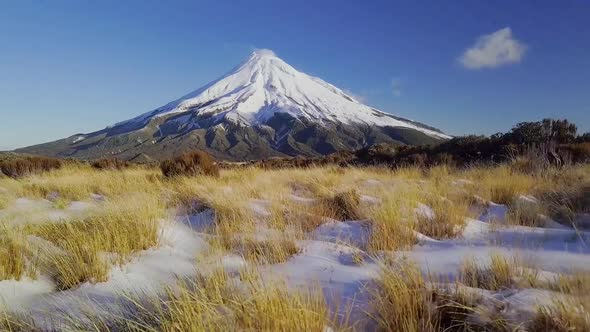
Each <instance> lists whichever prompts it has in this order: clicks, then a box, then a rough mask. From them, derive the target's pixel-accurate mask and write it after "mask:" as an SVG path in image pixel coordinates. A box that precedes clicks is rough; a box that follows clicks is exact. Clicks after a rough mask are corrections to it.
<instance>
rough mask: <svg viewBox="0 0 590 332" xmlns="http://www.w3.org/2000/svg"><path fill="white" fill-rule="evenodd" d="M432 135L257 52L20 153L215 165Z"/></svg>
mask: <svg viewBox="0 0 590 332" xmlns="http://www.w3.org/2000/svg"><path fill="white" fill-rule="evenodd" d="M447 138H449V137H448V136H447V135H445V134H443V133H442V132H440V131H438V130H437V129H435V128H432V127H429V126H426V125H423V124H420V123H417V122H413V121H410V120H406V119H403V118H399V117H396V116H393V115H391V114H388V113H384V112H381V111H379V110H376V109H374V108H371V107H369V106H366V105H363V104H361V103H359V102H358V101H356V100H355V99H354V98H352V97H350V96H348V95H347V94H346V93H344V92H343V91H342V90H340V89H338V88H336V87H334V86H332V85H330V84H329V83H326V82H324V81H322V80H320V79H319V78H315V77H312V76H309V75H307V74H304V73H302V72H299V71H297V70H295V69H294V68H293V67H291V66H290V65H288V64H287V63H285V62H284V61H283V60H281V59H280V58H278V57H277V56H276V55H275V54H274V53H272V52H271V51H268V50H259V51H255V52H253V53H252V55H251V56H250V57H249V58H248V59H247V61H245V62H244V63H243V64H241V65H240V66H238V67H236V68H234V69H233V70H232V71H230V72H229V73H228V74H226V75H224V76H223V77H221V78H220V79H218V80H216V81H214V82H211V83H210V84H208V85H206V86H204V87H202V88H200V89H198V90H196V91H194V92H192V93H189V94H187V95H185V96H183V97H182V98H180V99H178V100H175V101H173V102H171V103H168V104H166V105H164V106H162V107H160V108H158V109H156V110H154V111H151V112H148V113H145V114H142V115H140V116H138V117H136V118H133V119H130V120H127V121H124V122H120V123H118V124H115V125H114V126H111V127H108V128H105V129H103V130H100V131H97V132H94V133H90V134H80V135H74V136H72V137H69V138H66V139H62V140H58V141H55V142H51V143H46V144H41V145H36V146H32V147H28V148H24V149H20V150H19V151H22V152H29V153H37V154H46V155H51V156H60V157H76V158H85V159H92V158H102V157H112V156H116V157H119V158H122V159H133V158H135V157H137V156H138V155H145V156H147V157H149V158H154V159H162V158H168V157H170V156H173V155H175V154H178V153H181V152H183V151H186V150H189V149H202V150H206V151H208V152H210V153H212V154H214V155H215V156H217V157H218V158H225V159H231V160H244V159H261V158H268V157H273V156H286V155H307V156H317V155H322V154H328V153H332V152H335V151H339V150H349V149H358V148H362V147H365V146H367V145H371V144H375V143H383V142H388V143H398V144H424V143H426V144H430V143H437V142H439V141H441V140H444V139H447Z"/></svg>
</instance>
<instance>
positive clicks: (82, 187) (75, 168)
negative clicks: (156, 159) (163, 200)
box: [19, 165, 162, 200]
mask: <svg viewBox="0 0 590 332" xmlns="http://www.w3.org/2000/svg"><path fill="white" fill-rule="evenodd" d="M19 186H20V188H19V192H20V194H21V195H23V196H25V197H34V198H46V197H48V196H49V195H50V194H54V193H57V194H58V195H59V197H61V198H63V199H67V200H86V199H88V198H90V197H91V195H92V194H100V195H104V196H106V197H116V196H121V195H128V194H130V193H135V192H141V193H152V194H154V195H157V194H159V193H161V191H162V181H161V180H160V179H159V178H158V176H157V172H156V171H155V170H150V169H144V168H139V167H137V168H131V169H127V170H125V171H118V170H103V171H101V172H98V171H96V170H93V169H92V168H91V167H89V166H85V165H68V166H67V167H63V168H62V169H59V170H56V171H53V172H50V173H47V174H44V175H41V176H33V177H29V178H26V179H22V181H20V182H19Z"/></svg>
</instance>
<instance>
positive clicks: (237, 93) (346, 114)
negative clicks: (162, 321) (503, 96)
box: [131, 49, 448, 138]
mask: <svg viewBox="0 0 590 332" xmlns="http://www.w3.org/2000/svg"><path fill="white" fill-rule="evenodd" d="M188 111H190V112H192V113H193V114H194V115H198V117H199V118H203V117H206V118H214V119H215V120H218V121H220V120H222V119H223V120H231V121H234V122H235V123H240V124H243V125H249V126H254V125H259V124H264V123H265V122H266V121H268V120H269V119H270V118H272V117H273V116H274V115H275V114H276V113H286V114H289V115H291V116H293V117H295V118H298V119H306V120H309V121H313V122H316V123H324V122H335V121H337V122H341V123H344V124H353V123H357V124H367V125H376V126H392V127H407V128H412V129H416V130H419V131H422V132H424V133H426V134H428V135H432V136H436V137H441V138H448V136H446V135H444V134H442V133H441V132H438V131H434V130H430V129H427V128H424V127H423V126H419V125H416V124H413V123H411V122H409V121H402V120H397V119H395V118H393V117H390V116H388V114H386V113H383V112H380V111H378V110H376V109H374V108H371V107H369V106H366V105H363V104H361V103H359V102H358V101H356V100H355V99H354V98H352V97H351V96H349V95H347V94H346V93H344V92H343V91H342V90H340V89H338V88H337V87H335V86H333V85H331V84H329V83H326V82H324V81H322V80H321V79H319V78H317V77H313V76H309V75H307V74H305V73H302V72H300V71H297V70H296V69H295V68H293V67H291V66H290V65H289V64H287V63H286V62H284V61H283V60H281V59H280V58H279V57H277V56H276V55H275V53H274V52H273V51H271V50H264V49H263V50H256V51H254V52H252V54H251V55H250V57H249V58H248V60H247V61H245V62H244V63H243V64H241V65H240V66H238V67H236V68H235V69H234V70H232V71H231V72H229V73H228V74H226V75H225V76H223V77H221V78H220V79H218V80H216V81H214V82H212V83H210V84H208V85H206V86H204V87H202V88H200V89H198V90H196V91H194V92H191V93H189V94H187V95H185V96H184V97H182V98H180V99H178V100H175V101H173V102H171V103H169V104H167V105H165V106H163V107H160V108H158V109H156V110H155V111H152V112H149V113H146V114H143V115H141V116H139V117H137V118H135V119H132V120H131V121H132V122H136V121H142V122H147V121H149V120H151V119H153V118H155V117H160V116H165V115H170V114H174V113H185V112H188Z"/></svg>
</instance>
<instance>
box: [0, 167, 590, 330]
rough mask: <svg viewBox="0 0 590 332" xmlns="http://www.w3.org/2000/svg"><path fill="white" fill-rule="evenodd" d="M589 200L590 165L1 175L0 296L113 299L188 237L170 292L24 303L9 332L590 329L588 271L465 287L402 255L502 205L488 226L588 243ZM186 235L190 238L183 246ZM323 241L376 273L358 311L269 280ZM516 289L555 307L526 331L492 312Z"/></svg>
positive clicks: (6, 317) (494, 268) (316, 286)
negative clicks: (61, 304) (35, 305)
mask: <svg viewBox="0 0 590 332" xmlns="http://www.w3.org/2000/svg"><path fill="white" fill-rule="evenodd" d="M589 191H590V167H589V166H584V165H582V166H570V167H567V168H561V169H553V168H548V169H545V170H543V171H542V172H534V173H526V172H523V171H522V170H520V169H519V168H517V167H513V166H512V165H510V164H503V165H498V166H493V167H472V168H467V169H455V168H450V167H446V166H437V167H433V168H425V169H423V168H415V167H414V168H412V167H410V168H400V169H395V170H392V169H387V168H373V167H367V168H353V167H351V168H340V167H328V166H326V167H317V168H308V169H296V168H293V169H276V170H263V169H259V168H255V167H251V168H236V169H229V170H221V172H220V174H219V176H197V177H182V176H177V177H171V178H167V177H164V176H163V175H162V174H161V172H160V170H159V169H156V168H148V167H140V166H131V167H129V168H124V169H100V170H99V169H94V168H91V167H90V166H87V165H79V164H66V165H64V166H63V167H61V168H59V169H55V170H52V171H49V172H45V173H42V174H37V175H30V176H25V177H20V178H18V179H12V178H8V177H0V218H1V219H2V220H1V224H0V299H2V296H3V293H2V290H3V289H5V290H6V289H8V288H3V286H2V285H8V284H9V283H10V285H13V284H16V285H17V286H18V285H20V284H23V285H29V284H31V285H36V284H37V283H41V282H43V285H48V286H47V287H48V291H47V293H48V294H51V295H52V296H54V297H57V298H60V297H59V296H61V295H63V296H66V294H77V293H76V292H83V291H86V290H87V289H93V290H94V289H102V288H101V287H106V288H108V287H110V286H111V285H113V284H116V285H117V286H118V285H119V280H120V279H119V278H121V277H120V276H121V275H123V276H125V275H126V274H127V275H130V274H132V273H133V270H132V269H131V267H134V266H138V265H141V263H142V262H143V260H142V259H144V258H145V257H151V256H149V255H152V254H153V253H158V252H161V251H163V250H168V249H169V250H170V251H169V252H170V253H169V254H168V255H169V256H170V257H172V256H173V255H184V256H183V257H185V256H187V255H189V253H186V252H184V253H178V252H177V251H178V250H176V249H175V248H176V247H175V242H179V243H180V242H181V239H183V238H184V237H185V236H189V237H190V239H191V240H190V241H193V242H190V243H194V247H195V248H197V247H198V254H194V257H193V256H191V257H190V258H189V259H190V260H192V262H193V265H194V268H193V269H194V271H192V272H191V273H180V274H179V275H177V276H175V281H174V282H170V281H169V280H168V282H166V283H165V284H162V285H160V286H161V287H160V291H158V292H156V294H151V293H150V294H147V293H145V294H144V293H142V292H136V293H134V292H132V289H131V288H129V289H124V290H121V288H117V289H116V290H115V291H113V292H114V293H116V294H117V296H118V298H119V300H118V301H122V302H124V304H123V305H121V306H119V307H118V308H119V309H116V310H115V309H113V310H110V309H109V310H98V309H89V310H82V311H79V310H62V311H54V312H49V313H47V312H45V313H44V314H43V315H40V314H38V313H37V314H36V316H35V315H33V313H27V308H28V307H27V306H28V305H29V304H27V302H26V301H24V302H23V303H24V304H22V306H23V307H24V309H23V308H21V310H13V309H14V308H11V307H10V305H8V306H7V308H6V310H3V312H4V314H2V315H0V329H3V330H9V331H23V330H24V331H28V330H33V331H34V330H44V329H46V326H47V325H46V324H47V320H53V321H54V324H58V325H59V328H62V329H71V330H93V331H211V330H213V331H227V330H257V331H258V330H260V331H271V330H272V331H295V330H308V331H325V330H326V328H328V327H329V328H331V329H333V330H380V331H397V330H404V331H442V330H445V331H447V330H486V329H488V330H489V329H491V330H515V329H516V330H518V329H523V330H524V329H531V330H535V331H544V330H555V331H574V330H575V331H582V330H589V329H590V319H589V311H588V309H590V308H588V305H587V304H588V303H589V302H588V299H589V296H590V277H589V275H590V274H588V271H583V269H579V270H580V271H577V270H578V268H579V267H582V266H570V269H569V270H570V271H568V273H567V274H563V273H553V272H551V273H550V272H548V271H545V269H544V268H542V267H539V266H534V264H528V262H527V264H525V261H526V260H517V259H516V258H515V256H516V255H514V256H510V257H509V256H506V255H505V254H500V253H492V254H490V255H488V256H487V259H486V260H487V261H489V264H487V265H485V266H483V265H481V262H480V261H478V260H477V259H474V258H469V257H466V258H462V259H461V264H460V266H457V269H456V278H455V277H449V275H446V276H445V275H444V273H430V272H433V271H430V272H428V273H425V271H424V270H425V269H424V268H420V266H418V265H416V264H415V263H414V262H412V261H411V259H404V258H403V257H401V258H400V255H397V253H408V252H412V251H413V250H415V249H413V248H416V247H420V246H421V245H422V244H421V243H424V241H427V243H429V244H430V245H432V246H434V245H438V244H437V243H444V244H448V245H451V246H452V245H454V243H455V242H453V241H460V240H462V239H463V238H464V237H465V236H467V235H465V234H470V233H469V232H470V231H471V229H472V227H473V225H479V224H475V223H473V222H471V221H470V220H477V219H478V218H479V219H481V218H480V216H481V215H483V214H485V211H488V210H490V209H491V208H493V207H497V206H501V207H502V208H504V209H505V216H504V218H501V219H502V220H496V221H494V220H486V221H485V224H486V225H489V226H490V229H491V230H490V232H494V231H495V230H497V229H508V230H513V229H516V230H523V231H522V232H523V234H528V233H527V232H528V230H529V229H532V228H530V227H535V228H534V229H541V230H546V229H549V228H550V227H549V228H548V224H547V220H550V221H551V223H552V224H551V225H552V226H553V227H554V228H559V229H560V232H562V233H563V232H570V233H571V234H573V235H571V236H572V237H574V238H575V237H576V234H579V236H578V237H579V239H584V236H585V235H584V234H585V232H586V231H587V230H588V229H586V228H585V227H587V226H588V225H587V224H585V223H584V222H581V221H579V218H578V217H579V216H581V215H586V214H588V213H590V204H588V201H589V197H588V193H589ZM531 202H533V203H531ZM82 203H84V204H85V205H82ZM498 204H501V205H498ZM78 206H85V208H84V209H83V210H82V209H79V208H77V207H78ZM52 216H54V217H52ZM55 216H57V217H55ZM207 216H208V217H207ZM195 220H199V221H204V222H199V223H197V222H196V221H195ZM478 222H479V223H482V224H483V223H484V222H480V221H478ZM177 224H182V225H184V226H186V228H183V229H182V230H183V231H180V232H178V233H175V232H177V227H179V226H178V225H177ZM203 224H204V225H203ZM330 227H332V228H335V227H342V229H343V230H347V229H350V228H353V227H356V228H355V229H357V228H358V230H359V231H358V232H361V233H362V232H364V233H362V234H363V236H362V237H361V238H362V239H361V240H358V239H356V238H354V237H355V236H356V235H357V233H347V234H338V235H337V236H335V237H336V239H335V240H333V241H332V240H330V241H328V240H325V239H324V238H322V239H324V240H322V241H319V240H318V234H324V233H322V232H323V231H324V230H325V229H330ZM345 227H348V228H345ZM518 227H521V228H518ZM338 229H340V228H338ZM364 230H366V232H365V231H364ZM556 232H557V231H556ZM533 233H534V232H533ZM570 233H568V234H570ZM170 234H173V235H174V236H176V237H174V236H171V235H170ZM187 234H188V235H187ZM559 234H561V233H559ZM523 241H525V240H523ZM568 241H569V240H568ZM575 241H577V240H575ZM327 242H329V244H330V245H333V246H338V248H344V249H338V256H337V257H339V259H341V260H343V259H344V258H343V257H348V256H347V255H349V254H350V263H346V264H343V265H346V266H345V267H346V268H349V267H350V269H357V270H354V271H365V270H366V271H369V272H371V273H372V277H370V278H368V280H369V279H370V281H371V282H366V283H364V284H363V285H362V287H360V289H359V291H358V292H359V293H358V294H359V295H358V296H359V297H362V298H363V300H362V301H361V302H362V308H360V309H359V308H358V307H356V306H355V305H354V304H351V303H347V300H346V299H349V297H345V296H340V295H337V294H327V293H326V290H327V287H326V286H325V285H324V284H322V283H321V282H320V281H317V282H316V281H314V280H306V284H305V285H304V286H303V287H302V285H301V284H298V285H293V284H292V282H291V281H290V280H289V279H288V278H285V277H284V276H283V275H281V273H273V272H269V271H274V272H276V271H275V269H276V270H277V271H278V270H280V271H284V270H283V269H287V270H288V267H289V266H291V265H289V264H295V263H294V262H297V260H298V259H303V258H305V257H308V258H309V257H312V256H313V255H312V254H311V253H310V252H313V250H315V249H313V248H315V247H314V245H322V246H324V245H326V246H327V244H325V243H327ZM318 243H319V244H318ZM576 243H577V242H576ZM539 246H540V247H541V246H542V244H539ZM321 248H324V247H321ZM330 248H331V247H330ZM195 250H197V249H195ZM581 251H582V252H581V253H579V254H580V255H583V256H584V257H585V258H584V259H586V258H587V256H588V253H587V252H585V251H583V249H581ZM190 255H193V253H190ZM401 256H403V255H401ZM301 257H303V258H301ZM312 258H313V257H312ZM230 259H234V260H239V262H240V266H239V268H237V269H235V270H233V271H229V270H231V269H224V266H225V265H224V264H225V263H223V262H226V261H230ZM164 260H165V259H164ZM190 260H189V261H190ZM220 262H221V263H220ZM159 263H161V264H163V265H164V261H157V264H154V263H153V262H152V263H151V264H153V265H154V266H150V268H153V269H156V268H157V265H158V264H159ZM226 267H227V266H226ZM296 267H301V268H302V269H305V266H303V265H296ZM130 269H131V270H130ZM363 269H364V270H363ZM129 271H131V272H129ZM142 271H143V270H142ZM187 271H190V269H188V270H187ZM288 271H291V270H288ZM434 272H436V271H434ZM289 273H291V272H289ZM367 273H368V272H367ZM334 278H336V279H337V278H338V277H334ZM445 278H446V279H445ZM441 284H444V286H440V285H441ZM17 286H15V287H17ZM7 287H8V286H7ZM11 287H12V286H11ZM25 289H29V288H27V287H26V286H25ZM507 289H517V290H523V289H525V290H526V289H534V290H540V292H541V291H542V292H553V293H556V294H559V296H555V297H554V301H552V302H550V303H545V302H543V305H539V306H537V307H535V309H534V310H533V313H534V315H529V316H528V317H529V318H528V319H525V321H519V322H515V321H514V319H513V317H504V316H502V310H499V309H498V308H497V306H502V304H501V303H496V302H497V301H496V302H494V301H491V300H489V301H488V300H485V298H486V296H488V295H490V294H492V293H497V292H501V291H505V290H507ZM109 290H110V288H109ZM474 290H478V291H474ZM68 292H70V293H68ZM84 294H85V293H84ZM360 294H362V295H360ZM335 299H336V300H335ZM339 301H340V302H341V303H337V304H335V302H339ZM504 305H505V304H504ZM92 308H94V307H92ZM572 308H573V309H572ZM23 313H24V314H23ZM29 314H31V315H29ZM29 316H31V317H33V319H32V320H31V319H29V318H27V317H29ZM39 316H42V317H41V318H40V317H39ZM518 324H521V325H518Z"/></svg>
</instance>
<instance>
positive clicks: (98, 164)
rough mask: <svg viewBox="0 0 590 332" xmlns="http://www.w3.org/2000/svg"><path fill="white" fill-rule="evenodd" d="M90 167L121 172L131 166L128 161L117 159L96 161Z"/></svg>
mask: <svg viewBox="0 0 590 332" xmlns="http://www.w3.org/2000/svg"><path fill="white" fill-rule="evenodd" d="M90 165H91V166H92V167H93V168H96V169H111V170H114V169H117V170H120V169H124V168H127V167H129V166H131V164H130V163H129V162H128V161H126V160H121V159H117V158H112V159H100V160H95V161H93V162H92V163H91V164H90Z"/></svg>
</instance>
